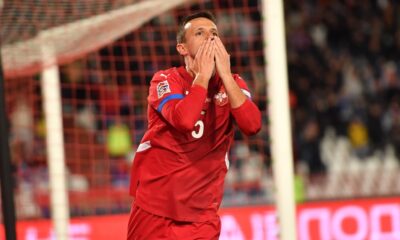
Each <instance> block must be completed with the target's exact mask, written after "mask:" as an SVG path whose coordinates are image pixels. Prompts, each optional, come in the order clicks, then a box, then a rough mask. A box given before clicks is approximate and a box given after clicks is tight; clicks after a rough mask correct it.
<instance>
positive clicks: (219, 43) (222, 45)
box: [215, 37, 228, 53]
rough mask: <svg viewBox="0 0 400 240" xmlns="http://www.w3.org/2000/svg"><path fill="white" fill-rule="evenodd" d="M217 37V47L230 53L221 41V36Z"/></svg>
mask: <svg viewBox="0 0 400 240" xmlns="http://www.w3.org/2000/svg"><path fill="white" fill-rule="evenodd" d="M215 38H216V39H215V43H216V44H217V48H219V49H220V50H221V51H222V52H226V53H228V52H227V51H226V48H225V46H224V44H223V43H222V41H221V38H219V37H215Z"/></svg>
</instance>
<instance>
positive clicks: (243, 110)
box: [232, 99, 261, 135]
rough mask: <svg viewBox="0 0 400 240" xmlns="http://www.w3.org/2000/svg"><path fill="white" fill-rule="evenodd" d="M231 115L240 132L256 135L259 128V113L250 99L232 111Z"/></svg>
mask: <svg viewBox="0 0 400 240" xmlns="http://www.w3.org/2000/svg"><path fill="white" fill-rule="evenodd" d="M232 115H233V117H234V118H235V120H236V123H237V125H238V126H239V128H240V130H241V131H242V132H243V133H244V134H246V135H253V134H256V133H257V132H258V131H259V130H260V128H261V112H260V110H259V109H258V107H257V106H256V105H255V104H254V103H253V102H252V101H251V100H250V99H247V100H246V101H245V102H244V103H243V104H242V105H240V106H239V107H238V108H234V109H232ZM248 116H251V117H248Z"/></svg>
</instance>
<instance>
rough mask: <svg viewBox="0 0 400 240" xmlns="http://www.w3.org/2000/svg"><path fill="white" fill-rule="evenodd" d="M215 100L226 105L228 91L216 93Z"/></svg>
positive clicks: (220, 104)
mask: <svg viewBox="0 0 400 240" xmlns="http://www.w3.org/2000/svg"><path fill="white" fill-rule="evenodd" d="M214 102H215V104H217V105H218V106H224V105H225V104H227V103H228V95H226V92H223V91H220V92H219V93H217V94H215V95H214Z"/></svg>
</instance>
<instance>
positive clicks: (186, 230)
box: [127, 203, 221, 240]
mask: <svg viewBox="0 0 400 240" xmlns="http://www.w3.org/2000/svg"><path fill="white" fill-rule="evenodd" d="M220 232H221V222H220V219H219V218H218V217H217V218H214V219H212V220H210V221H207V222H200V223H192V222H178V221H174V220H172V219H169V218H165V217H160V216H157V215H153V214H151V213H148V212H146V211H144V210H143V209H141V208H139V207H138V206H137V205H135V204H134V203H133V204H132V209H131V213H130V216H129V223H128V237H127V240H156V239H157V240H162V239H165V240H182V239H185V240H195V239H196V240H201V239H203V240H217V239H218V238H219V235H220Z"/></svg>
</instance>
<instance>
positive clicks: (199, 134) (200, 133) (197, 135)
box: [192, 120, 204, 138]
mask: <svg viewBox="0 0 400 240" xmlns="http://www.w3.org/2000/svg"><path fill="white" fill-rule="evenodd" d="M194 126H195V127H197V126H199V130H198V131H197V132H196V131H195V130H193V131H192V137H194V138H201V137H202V136H203V133H204V123H203V121H201V120H199V121H197V122H196V124H195V125H194Z"/></svg>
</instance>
